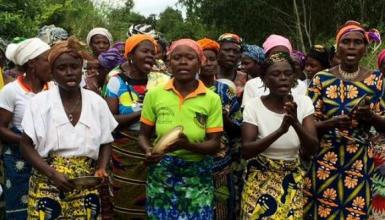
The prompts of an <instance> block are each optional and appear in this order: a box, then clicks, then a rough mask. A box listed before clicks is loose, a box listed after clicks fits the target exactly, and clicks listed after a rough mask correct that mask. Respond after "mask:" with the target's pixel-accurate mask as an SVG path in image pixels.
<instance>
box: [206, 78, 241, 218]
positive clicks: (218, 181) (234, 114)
mask: <svg viewBox="0 0 385 220" xmlns="http://www.w3.org/2000/svg"><path fill="white" fill-rule="evenodd" d="M210 89H211V90H213V91H214V92H215V93H217V94H218V95H219V97H220V98H221V102H222V106H223V108H224V109H226V110H227V111H228V112H229V117H230V119H231V120H232V121H233V123H235V124H236V125H237V126H239V129H240V126H241V122H242V112H241V106H240V104H239V102H238V99H237V96H236V93H235V91H234V90H232V89H231V88H230V87H229V86H228V85H227V84H225V83H221V82H218V81H216V82H215V84H214V86H213V87H211V88H210ZM239 143H240V140H239V138H230V137H229V135H228V134H227V133H226V132H223V134H222V136H221V152H220V155H217V156H216V157H215V158H214V166H213V172H214V186H215V190H214V196H215V199H214V200H215V213H214V215H215V219H216V220H220V219H235V216H236V211H235V210H236V209H235V206H236V201H237V196H238V194H237V193H236V192H240V190H239V189H238V188H237V187H236V186H238V185H239V184H238V182H237V179H234V175H235V172H234V169H233V167H234V166H232V165H233V164H234V163H238V162H239V161H237V160H236V159H235V158H240V155H239V149H236V147H235V146H237V144H239ZM239 179H240V178H239ZM238 198H239V196H238Z"/></svg>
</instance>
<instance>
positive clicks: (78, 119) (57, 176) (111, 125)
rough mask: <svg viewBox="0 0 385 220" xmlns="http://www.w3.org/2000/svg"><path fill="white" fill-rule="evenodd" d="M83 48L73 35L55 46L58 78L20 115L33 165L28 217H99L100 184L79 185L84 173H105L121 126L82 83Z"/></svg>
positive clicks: (23, 140)
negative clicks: (76, 181) (114, 134)
mask: <svg viewBox="0 0 385 220" xmlns="http://www.w3.org/2000/svg"><path fill="white" fill-rule="evenodd" d="M82 54H83V51H81V50H80V43H79V42H78V41H77V40H76V39H75V38H72V37H71V38H69V39H68V40H67V41H62V42H60V43H57V44H56V45H55V46H53V48H52V50H51V51H50V53H49V55H48V60H49V64H50V67H51V69H52V75H53V78H54V80H55V82H56V84H57V86H55V87H54V88H52V89H50V90H49V91H47V92H42V93H40V94H38V95H36V96H35V97H34V98H32V99H31V101H30V103H29V106H28V107H27V109H26V111H25V115H24V118H23V121H22V127H23V134H22V137H21V141H20V146H21V152H22V154H23V156H24V157H25V158H26V159H27V160H28V161H29V162H30V163H31V164H32V166H33V167H34V170H33V175H32V176H31V179H30V183H29V186H30V189H29V195H28V196H29V198H28V219H38V218H39V219H58V218H66V219H75V218H76V219H98V218H99V213H100V204H99V197H98V193H97V190H96V189H75V185H74V184H73V183H72V182H70V181H69V179H74V178H77V177H82V176H94V175H95V176H98V177H103V178H105V177H107V173H106V166H107V164H108V161H109V158H110V155H111V145H110V143H111V142H112V141H113V137H112V134H111V132H112V131H113V130H114V129H115V127H116V126H117V122H116V121H115V120H114V118H113V116H112V114H111V112H110V111H109V109H108V106H107V104H106V102H105V101H104V100H103V99H102V98H100V97H99V96H98V95H97V94H95V93H94V92H92V91H89V90H85V89H83V88H81V87H80V86H79V83H80V80H81V77H82V66H83V57H82Z"/></svg>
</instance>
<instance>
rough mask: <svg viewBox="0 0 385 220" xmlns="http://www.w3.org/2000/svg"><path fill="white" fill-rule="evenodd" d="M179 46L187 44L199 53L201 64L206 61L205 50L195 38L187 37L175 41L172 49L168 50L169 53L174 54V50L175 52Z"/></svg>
mask: <svg viewBox="0 0 385 220" xmlns="http://www.w3.org/2000/svg"><path fill="white" fill-rule="evenodd" d="M179 46H187V47H190V48H191V49H193V50H194V51H195V52H196V53H197V55H198V59H199V61H200V63H201V64H202V63H204V62H205V61H206V57H205V55H204V54H203V50H202V48H201V47H200V46H199V44H198V43H197V42H196V41H194V40H191V39H186V38H185V39H180V40H177V41H174V42H173V43H172V44H171V46H170V49H169V51H168V55H169V56H170V55H171V54H172V52H174V50H175V48H177V47H179Z"/></svg>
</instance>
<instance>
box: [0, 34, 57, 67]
mask: <svg viewBox="0 0 385 220" xmlns="http://www.w3.org/2000/svg"><path fill="white" fill-rule="evenodd" d="M50 48H51V47H50V46H49V45H48V44H47V43H45V42H43V41H42V40H40V39H39V38H30V39H26V40H24V41H21V42H19V43H16V44H15V43H12V44H9V45H8V47H7V49H6V51H5V56H6V57H7V59H8V60H10V61H12V62H13V63H15V64H16V65H19V66H23V65H24V64H25V63H27V62H28V61H29V60H32V59H35V58H36V57H38V56H40V55H41V54H43V53H44V52H46V51H48V50H49V49H50Z"/></svg>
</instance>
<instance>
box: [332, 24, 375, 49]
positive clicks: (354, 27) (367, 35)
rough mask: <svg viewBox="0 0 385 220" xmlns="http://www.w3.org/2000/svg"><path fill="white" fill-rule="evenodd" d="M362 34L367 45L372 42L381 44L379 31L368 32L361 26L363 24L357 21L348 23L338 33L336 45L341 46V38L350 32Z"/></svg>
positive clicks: (371, 30)
mask: <svg viewBox="0 0 385 220" xmlns="http://www.w3.org/2000/svg"><path fill="white" fill-rule="evenodd" d="M353 31H356V32H360V33H362V34H363V35H364V40H365V41H366V42H367V43H371V42H381V35H380V32H379V31H378V30H377V29H370V30H369V31H366V29H365V28H364V27H363V26H362V25H361V23H359V22H357V21H353V20H350V21H347V22H346V23H345V24H344V25H343V26H342V27H340V29H339V30H338V31H337V35H336V43H337V45H338V44H339V42H340V40H341V38H342V37H343V36H344V35H345V34H347V33H350V32H353Z"/></svg>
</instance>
